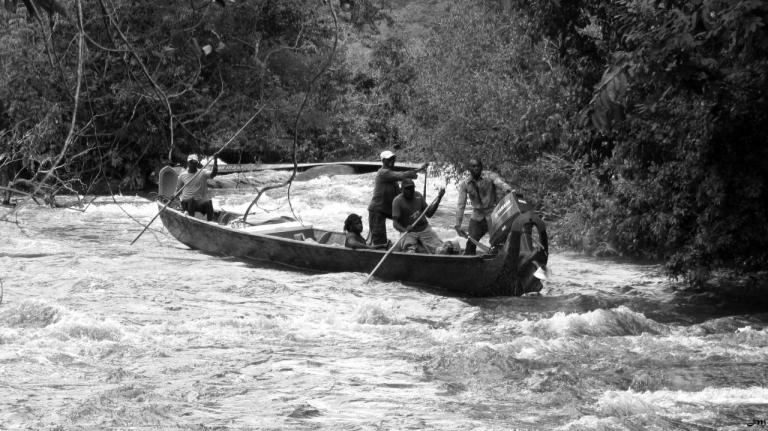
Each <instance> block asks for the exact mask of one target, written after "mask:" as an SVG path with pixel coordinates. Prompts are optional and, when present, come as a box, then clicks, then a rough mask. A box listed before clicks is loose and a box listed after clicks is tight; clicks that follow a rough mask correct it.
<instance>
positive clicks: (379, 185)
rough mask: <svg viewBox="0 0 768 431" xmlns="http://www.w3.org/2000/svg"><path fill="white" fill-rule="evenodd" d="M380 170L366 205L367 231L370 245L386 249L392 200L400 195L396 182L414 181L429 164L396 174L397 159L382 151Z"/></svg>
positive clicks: (390, 152) (390, 153) (389, 152)
mask: <svg viewBox="0 0 768 431" xmlns="http://www.w3.org/2000/svg"><path fill="white" fill-rule="evenodd" d="M380 158H381V168H380V169H379V170H378V172H376V180H375V183H374V185H373V196H372V197H371V203H370V204H369V205H368V230H369V234H370V236H371V239H370V244H371V245H373V246H374V247H376V246H380V247H381V246H383V247H386V246H387V243H388V240H387V224H386V223H387V219H388V218H389V219H391V218H392V200H393V199H394V198H395V196H397V195H398V194H399V193H400V188H399V187H398V185H397V182H398V181H401V180H405V179H415V178H416V177H418V172H420V171H426V169H427V166H429V163H424V164H422V165H421V166H420V167H419V168H418V169H415V170H410V171H405V172H397V171H395V170H394V167H395V161H396V159H397V157H396V156H395V153H393V152H392V151H383V152H382V153H381V155H380Z"/></svg>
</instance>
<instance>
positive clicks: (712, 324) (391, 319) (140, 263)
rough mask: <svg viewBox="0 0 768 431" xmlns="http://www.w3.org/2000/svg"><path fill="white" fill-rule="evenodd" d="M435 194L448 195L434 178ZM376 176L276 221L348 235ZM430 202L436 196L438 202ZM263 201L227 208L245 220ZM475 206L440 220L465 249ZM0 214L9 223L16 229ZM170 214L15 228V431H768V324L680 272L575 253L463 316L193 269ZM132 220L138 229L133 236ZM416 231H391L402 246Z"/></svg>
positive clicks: (2, 411)
mask: <svg viewBox="0 0 768 431" xmlns="http://www.w3.org/2000/svg"><path fill="white" fill-rule="evenodd" d="M435 181H437V180H435ZM371 182H372V175H370V174H368V175H360V176H347V177H332V178H327V177H323V178H318V179H316V180H312V181H309V182H305V183H296V184H294V186H293V188H292V190H291V205H289V204H288V201H287V199H286V198H285V193H284V192H281V191H279V190H278V191H272V192H269V193H268V194H267V196H266V197H264V198H262V200H261V201H260V204H259V207H260V209H259V211H264V212H265V213H266V212H269V214H275V215H283V214H290V212H291V206H292V207H293V211H294V213H295V214H296V215H297V216H299V217H300V218H301V219H302V220H304V221H305V222H308V223H312V224H314V225H315V226H318V227H321V228H330V229H340V227H341V225H342V223H343V220H344V218H345V217H346V215H347V214H348V213H349V212H357V213H358V214H364V215H366V216H367V213H366V211H365V207H366V205H367V200H368V196H369V193H370V190H371V187H370V184H371ZM420 187H421V186H420V185H419V184H417V188H419V189H420ZM252 198H253V194H252V193H250V192H249V191H247V190H235V191H219V195H218V196H217V198H216V201H217V204H218V205H223V206H224V207H226V208H227V209H230V210H243V209H244V208H245V207H246V206H247V205H248V204H249V203H250V199H252ZM455 202H456V190H455V188H454V187H449V188H448V193H447V194H446V197H445V199H444V201H443V204H442V206H441V208H440V210H439V211H438V213H437V214H436V216H435V218H433V219H432V221H431V222H432V224H433V225H434V226H435V229H436V230H437V231H438V233H439V234H441V235H442V236H443V237H444V238H451V237H453V236H454V235H455V234H454V232H453V230H452V227H451V226H452V224H453V221H452V218H453V208H454V206H455ZM0 211H6V212H7V211H8V210H6V209H4V210H0ZM155 212H156V206H155V205H154V204H152V203H150V202H147V201H145V200H143V199H141V198H138V197H126V196H122V197H118V203H114V202H112V199H111V198H109V199H104V198H102V199H99V200H97V201H96V202H95V203H94V205H91V206H90V207H89V208H88V209H87V210H86V211H85V212H78V211H72V210H51V209H47V208H36V207H35V208H32V207H25V208H22V209H21V211H20V212H19V213H18V214H16V215H15V218H14V219H13V220H16V221H17V222H18V224H12V223H8V222H4V223H0V236H1V237H2V243H0V268H1V269H0V279H1V280H2V283H3V287H4V293H5V295H4V298H3V303H2V304H0V428H3V429H5V428H7V429H41V428H42V429H45V428H54V427H56V426H59V427H61V428H63V429H70V428H75V429H77V428H93V429H102V428H121V427H150V429H151V428H153V427H154V428H156V429H168V428H182V429H208V428H217V427H218V428H223V429H229V428H234V429H318V428H320V429H435V430H438V429H439V430H443V429H447V430H452V429H455V430H465V429H488V430H496V429H514V428H523V429H526V428H527V429H565V430H582V429H583V430H591V429H611V430H613V429H616V430H623V429H628V430H635V429H691V430H698V429H734V430H736V429H743V428H744V427H745V426H746V425H747V424H748V423H750V422H752V421H753V420H758V421H759V420H764V419H768V417H767V416H768V406H766V404H768V401H766V400H768V389H767V388H766V376H768V365H766V362H767V361H766V359H768V334H767V333H766V329H765V322H766V321H768V315H766V314H765V313H761V312H756V311H755V310H751V311H747V310H748V309H746V308H745V309H739V308H737V307H736V306H734V305H733V304H728V303H725V302H722V301H721V300H718V299H716V298H700V297H684V296H681V295H680V294H679V293H678V292H677V291H676V290H675V286H674V285H673V284H672V283H670V282H668V281H667V280H666V279H665V278H664V276H663V274H662V273H661V268H659V267H656V266H648V265H633V264H629V263H615V262H608V261H599V260H594V259H588V258H583V257H580V256H578V255H573V254H567V253H562V254H555V255H553V256H552V258H551V263H550V265H551V269H552V271H553V276H552V278H551V279H550V281H549V282H548V283H547V286H546V288H545V289H544V291H543V292H542V294H541V295H539V296H528V297H521V298H471V299H468V298H460V297H455V296H453V295H448V294H446V293H445V292H440V291H436V290H425V289H418V288H413V287H410V286H406V285H402V284H400V283H384V282H380V281H375V280H374V281H373V282H371V283H369V284H363V280H364V279H365V276H366V274H355V273H336V274H320V275H313V274H306V273H298V272H292V271H288V270H283V269H280V268H276V267H261V268H259V267H250V266H247V265H245V264H243V263H242V262H239V261H236V260H233V259H225V258H218V257H212V256H208V255H205V254H201V253H198V252H195V251H191V250H189V249H187V248H186V247H185V246H183V245H181V244H180V243H178V242H176V241H175V240H174V239H173V238H170V237H169V236H168V235H167V234H166V233H165V232H164V231H163V228H162V226H161V225H160V224H159V222H156V223H157V224H153V226H152V229H150V230H149V231H148V232H147V233H145V234H144V235H143V236H142V237H141V239H140V240H139V241H137V242H136V244H134V245H133V246H131V245H129V244H130V241H131V240H132V239H134V238H135V237H136V235H138V233H139V232H140V231H141V229H142V227H141V226H139V225H138V224H136V223H135V222H134V221H132V220H131V217H133V218H136V219H139V220H142V221H144V222H146V221H148V220H149V219H151V218H152V217H153V216H154V215H155ZM129 216H130V217H129ZM395 234H396V233H395V232H394V231H391V232H390V235H391V236H393V237H394V235H395Z"/></svg>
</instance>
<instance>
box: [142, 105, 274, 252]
mask: <svg viewBox="0 0 768 431" xmlns="http://www.w3.org/2000/svg"><path fill="white" fill-rule="evenodd" d="M263 110H264V107H263V106H262V107H261V108H259V110H258V111H256V113H255V114H253V115H252V116H251V118H249V119H248V121H246V122H245V124H243V126H242V127H241V128H240V130H238V131H237V132H236V133H235V134H234V135H232V137H231V138H229V141H227V142H226V143H225V144H224V145H222V146H221V148H219V150H218V151H216V152H215V153H213V155H212V156H211V157H210V158H208V161H207V162H206V163H205V166H203V167H202V168H200V169H199V170H198V171H197V175H199V174H200V172H202V171H203V170H204V169H205V168H207V167H208V165H209V164H211V160H214V161H215V160H216V156H218V155H219V153H221V152H222V151H223V150H224V148H227V146H228V145H229V144H231V143H232V141H234V140H235V138H236V137H237V136H238V135H239V134H240V132H242V131H243V130H244V129H245V128H246V127H247V126H248V125H249V124H251V121H253V120H254V119H256V116H257V115H259V114H260V113H261V111H263ZM185 187H187V185H186V184H184V185H183V186H182V187H181V188H180V189H179V190H176V193H175V194H174V195H173V197H172V198H171V199H170V200H168V202H166V204H165V205H163V207H162V208H160V211H158V212H157V214H155V216H154V217H152V220H150V221H149V223H147V224H146V226H144V229H142V230H141V232H140V233H139V234H138V235H136V238H134V239H133V241H131V245H133V243H135V242H136V241H138V239H139V238H141V236H142V235H144V232H146V231H147V229H149V226H150V225H151V224H152V222H154V221H155V220H156V219H157V217H158V216H159V215H160V213H161V212H163V211H165V209H166V208H168V205H170V204H171V202H173V200H174V199H176V197H178V196H179V195H180V194H181V192H182V190H184V188H185Z"/></svg>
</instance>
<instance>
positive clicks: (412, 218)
mask: <svg viewBox="0 0 768 431" xmlns="http://www.w3.org/2000/svg"><path fill="white" fill-rule="evenodd" d="M402 184H403V192H402V193H401V194H399V195H398V196H397V197H396V198H395V200H394V201H393V202H392V224H393V225H394V226H395V229H397V230H398V231H399V232H404V233H405V234H404V235H403V238H402V239H401V240H400V249H402V250H403V251H405V252H407V253H415V252H418V251H421V250H426V252H427V253H432V254H434V253H435V252H436V250H437V249H438V248H439V247H442V245H443V240H441V239H440V237H439V236H437V233H436V232H435V231H434V230H432V226H430V225H429V221H427V218H431V217H432V216H433V215H434V214H435V211H437V207H438V206H439V205H440V200H442V198H443V195H444V194H445V188H440V193H438V195H437V199H435V202H433V203H432V205H430V206H429V208H427V202H426V201H425V200H424V196H422V195H421V193H419V192H417V191H416V186H415V185H414V184H413V181H412V180H410V179H405V180H403V182H402ZM425 209H426V212H425V211H424V210H425ZM422 212H424V215H423V216H422V217H421V218H419V216H420V215H421V213H422Z"/></svg>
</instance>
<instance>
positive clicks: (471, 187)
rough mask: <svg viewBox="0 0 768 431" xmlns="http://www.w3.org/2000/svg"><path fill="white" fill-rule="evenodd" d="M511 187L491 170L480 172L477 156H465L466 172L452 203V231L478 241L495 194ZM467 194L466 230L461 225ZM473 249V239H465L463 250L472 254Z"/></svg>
mask: <svg viewBox="0 0 768 431" xmlns="http://www.w3.org/2000/svg"><path fill="white" fill-rule="evenodd" d="M499 190H501V192H502V194H501V195H497V193H498V191H499ZM512 191H513V190H512V187H510V185H509V184H507V183H505V182H504V180H502V179H501V177H500V176H499V175H498V174H496V173H495V172H491V171H485V172H483V162H481V161H480V159H477V158H472V159H469V176H468V177H467V178H466V179H464V180H463V181H462V182H461V183H460V184H459V201H458V205H457V207H456V226H454V227H455V229H456V232H457V233H458V234H459V235H461V236H463V237H465V238H466V237H467V236H469V237H470V238H471V239H474V240H475V241H480V238H482V237H483V235H485V234H486V233H488V223H489V219H490V216H491V213H492V212H493V209H494V208H495V207H496V204H497V203H498V201H499V197H500V196H504V195H506V194H507V193H509V192H512ZM467 196H469V199H470V201H471V202H472V216H471V217H470V219H469V232H466V231H465V230H463V229H462V228H461V222H462V220H463V219H464V208H466V206H467ZM476 250H477V246H476V245H475V243H474V242H473V241H472V240H469V241H467V246H466V248H465V249H464V254H469V255H473V254H475V251H476Z"/></svg>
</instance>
